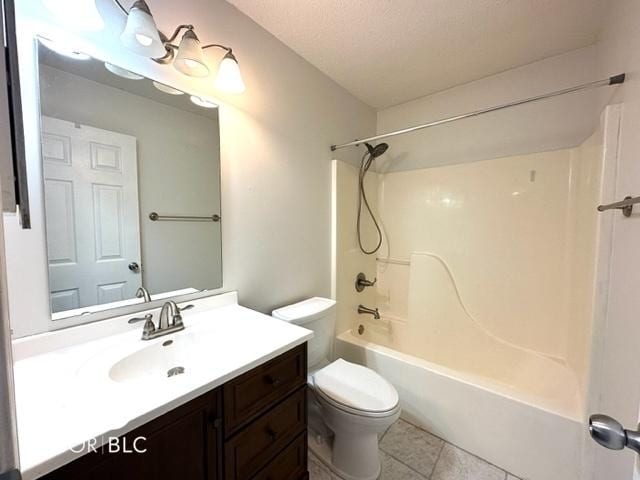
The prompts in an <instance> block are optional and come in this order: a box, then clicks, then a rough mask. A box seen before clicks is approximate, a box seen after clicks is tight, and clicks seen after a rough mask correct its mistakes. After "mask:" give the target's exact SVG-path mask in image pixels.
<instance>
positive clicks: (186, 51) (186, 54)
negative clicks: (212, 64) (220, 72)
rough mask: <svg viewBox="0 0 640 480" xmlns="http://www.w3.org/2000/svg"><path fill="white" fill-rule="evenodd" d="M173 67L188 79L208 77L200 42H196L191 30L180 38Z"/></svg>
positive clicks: (196, 39) (207, 68)
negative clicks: (188, 77)
mask: <svg viewBox="0 0 640 480" xmlns="http://www.w3.org/2000/svg"><path fill="white" fill-rule="evenodd" d="M173 66H174V67H175V69H176V70H178V71H179V72H180V73H184V74H185V75H188V76H190V77H206V76H207V75H209V67H207V64H206V63H204V58H203V56H202V48H201V47H200V40H198V37H197V36H196V34H195V32H194V31H193V30H187V31H186V32H185V33H184V35H183V36H182V40H180V45H179V46H178V54H177V55H176V58H175V60H174V61H173Z"/></svg>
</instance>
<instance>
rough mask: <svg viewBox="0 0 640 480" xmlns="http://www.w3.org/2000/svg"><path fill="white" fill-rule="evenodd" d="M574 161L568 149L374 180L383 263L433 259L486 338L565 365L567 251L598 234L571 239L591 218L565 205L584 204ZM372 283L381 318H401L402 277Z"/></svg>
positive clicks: (384, 271) (402, 271)
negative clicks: (383, 312)
mask: <svg viewBox="0 0 640 480" xmlns="http://www.w3.org/2000/svg"><path fill="white" fill-rule="evenodd" d="M578 155H579V152H577V151H576V150H572V149H565V150H557V151H551V152H542V153H535V154H530V155H523V156H517V157H506V158H499V159H494V160H486V161H481V162H474V163H469V164H465V165H456V166H449V167H436V168H429V169H422V170H413V171H408V172H396V173H388V174H384V175H381V176H380V179H381V183H380V186H379V198H380V203H379V208H380V211H381V218H382V221H383V223H384V226H385V232H386V234H387V238H388V245H389V256H390V257H391V258H392V259H399V260H408V259H409V258H410V256H411V254H412V253H415V252H428V253H435V254H437V255H438V256H439V257H441V258H442V259H443V260H444V261H445V263H447V265H448V266H449V268H450V269H451V272H452V274H453V276H454V278H455V279H456V282H457V286H458V288H459V290H460V293H461V295H462V297H463V298H464V301H465V303H466V304H467V308H468V309H469V311H470V313H471V314H472V315H474V317H475V318H476V319H478V321H479V322H480V323H481V324H482V325H483V326H484V327H485V328H487V330H489V331H490V332H492V333H493V334H494V335H496V336H498V337H499V338H501V339H503V340H506V341H508V342H510V343H513V344H515V345H518V346H520V347H524V348H527V349H530V350H535V351H538V352H541V353H544V354H545V355H548V356H551V357H555V358H559V359H562V360H566V359H567V355H568V343H569V331H568V330H569V309H570V306H571V305H570V300H569V282H570V279H571V274H572V263H571V259H572V257H571V252H574V251H575V247H574V246H573V244H572V242H573V240H574V237H579V238H580V240H581V241H582V242H584V246H583V248H584V249H587V248H589V247H588V246H587V245H589V246H592V244H593V242H594V237H595V227H593V226H590V225H582V224H580V226H579V227H580V229H581V230H580V232H581V233H583V234H582V235H573V230H572V229H573V225H574V222H576V212H582V211H588V212H589V214H591V216H595V215H594V214H593V210H588V208H589V206H588V205H587V204H586V203H581V204H579V203H578V202H577V201H573V198H572V197H573V196H574V195H575V193H574V190H575V189H579V190H578V191H579V192H580V194H581V195H583V196H584V195H587V194H591V190H589V188H588V187H587V186H586V185H585V186H584V187H583V186H582V185H578V182H579V181H580V180H581V177H580V176H577V173H578V171H577V169H578V166H579V165H581V162H580V159H579V158H578ZM572 161H573V164H572ZM597 186H598V185H597V182H596V187H597ZM583 191H585V192H583ZM586 191H588V192H586ZM597 191H598V190H597V189H596V193H597ZM590 203H593V202H590ZM589 205H590V204H589ZM589 229H590V231H586V230H589ZM590 258H593V257H590ZM581 260H583V261H584V259H581ZM378 275H379V277H380V278H381V283H380V294H381V300H382V303H383V304H384V305H385V309H387V310H388V311H389V313H390V314H391V315H392V316H396V317H399V318H406V312H407V305H406V302H407V296H406V291H407V290H406V286H407V285H408V281H409V280H408V278H409V268H408V267H406V266H398V265H381V266H380V267H379V272H378ZM387 276H389V277H390V280H389V279H387ZM587 283H588V282H587ZM402 290H404V292H405V294H404V295H403V291H402ZM389 299H390V300H389ZM589 299H590V297H589V296H587V300H589ZM583 300H584V299H583ZM443 321H444V320H443ZM580 322H582V323H580ZM585 322H586V320H585V319H584V318H581V319H580V320H577V319H576V324H578V323H580V325H582V326H581V328H586V326H588V325H590V323H589V322H586V323H585ZM572 335H573V333H572ZM580 335H581V338H583V340H581V341H580V342H576V341H575V339H574V340H572V342H576V343H580V344H581V345H583V344H584V342H585V340H584V337H582V335H583V333H582V332H581V334H580ZM583 353H584V349H583V350H582V352H581V354H583Z"/></svg>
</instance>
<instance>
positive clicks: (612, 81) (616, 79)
mask: <svg viewBox="0 0 640 480" xmlns="http://www.w3.org/2000/svg"><path fill="white" fill-rule="evenodd" d="M625 75H626V74H624V73H621V74H619V75H614V76H612V77H609V78H605V79H604V80H596V81H595V82H589V83H584V84H582V85H577V86H575V87H570V88H565V89H564V90H557V91H555V92H550V93H545V94H542V95H538V96H535V97H530V98H525V99H523V100H516V101H514V102H509V103H504V104H502V105H497V106H495V107H489V108H483V109H482V110H476V111H474V112H469V113H464V114H462V115H456V116H454V117H449V118H443V119H441V120H436V121H434V122H429V123H425V124H422V125H414V126H413V127H409V128H403V129H402V130H396V131H395V132H389V133H383V134H380V135H375V136H373V137H368V138H363V139H361V140H354V141H353V142H348V143H343V144H341V145H331V151H332V152H334V151H336V150H339V149H341V148H345V147H352V146H354V145H360V144H362V143H365V142H375V141H376V140H382V139H383V138H389V137H395V136H396V135H402V134H405V133H410V132H415V131H417V130H422V129H423V128H429V127H435V126H437V125H443V124H445V123H450V122H455V121H456V120H462V119H464V118H470V117H477V116H478V115H484V114H485V113H491V112H497V111H498V110H502V109H505V108H511V107H517V106H518V105H524V104H525V103H532V102H538V101H540V100H545V99H547V98H552V97H557V96H560V95H565V94H567V93H573V92H578V91H580V90H588V89H592V88H598V87H604V86H608V85H618V84H621V83H624V79H625Z"/></svg>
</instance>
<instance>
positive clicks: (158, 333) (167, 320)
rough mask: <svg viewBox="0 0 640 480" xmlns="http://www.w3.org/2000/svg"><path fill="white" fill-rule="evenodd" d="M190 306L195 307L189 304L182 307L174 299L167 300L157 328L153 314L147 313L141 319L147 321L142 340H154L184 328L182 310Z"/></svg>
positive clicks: (161, 311)
mask: <svg viewBox="0 0 640 480" xmlns="http://www.w3.org/2000/svg"><path fill="white" fill-rule="evenodd" d="M190 308H193V305H187V306H186V307H182V308H180V307H178V305H177V304H176V302H174V301H173V300H169V301H167V302H165V304H164V305H163V306H162V309H161V310H160V317H159V318H158V327H157V328H156V326H155V324H154V323H153V317H152V315H151V314H148V315H145V317H143V318H142V319H140V320H144V321H145V322H144V327H143V329H142V340H152V339H154V338H158V337H162V336H163V335H169V334H170V333H175V332H179V331H180V330H184V323H182V315H181V314H180V312H182V311H183V310H188V309H190ZM132 320H138V319H132ZM130 323H131V321H130Z"/></svg>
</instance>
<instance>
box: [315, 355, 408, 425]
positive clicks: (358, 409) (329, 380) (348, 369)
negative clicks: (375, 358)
mask: <svg viewBox="0 0 640 480" xmlns="http://www.w3.org/2000/svg"><path fill="white" fill-rule="evenodd" d="M313 387H314V389H315V391H316V394H318V395H319V396H320V397H322V399H323V400H325V401H326V402H327V403H329V404H330V405H332V406H334V407H335V408H338V409H340V410H342V411H344V412H347V413H350V414H353V415H358V416H362V417H387V416H390V415H394V414H395V413H396V412H397V411H398V409H399V398H398V392H397V391H396V389H395V388H394V387H393V385H391V384H390V383H389V382H388V381H387V380H385V379H384V378H383V377H381V376H380V375H379V374H378V373H376V372H374V371H373V370H371V369H370V368H367V367H363V366H362V365H357V364H355V363H350V362H347V361H345V360H343V359H338V360H336V361H334V362H333V363H330V364H329V365H327V366H326V367H324V368H322V369H320V370H318V371H316V372H315V373H314V374H313Z"/></svg>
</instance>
